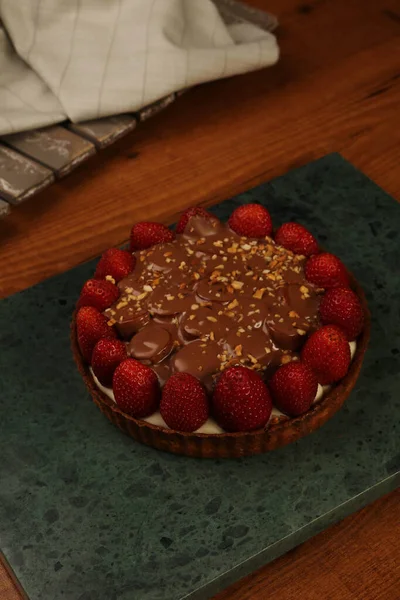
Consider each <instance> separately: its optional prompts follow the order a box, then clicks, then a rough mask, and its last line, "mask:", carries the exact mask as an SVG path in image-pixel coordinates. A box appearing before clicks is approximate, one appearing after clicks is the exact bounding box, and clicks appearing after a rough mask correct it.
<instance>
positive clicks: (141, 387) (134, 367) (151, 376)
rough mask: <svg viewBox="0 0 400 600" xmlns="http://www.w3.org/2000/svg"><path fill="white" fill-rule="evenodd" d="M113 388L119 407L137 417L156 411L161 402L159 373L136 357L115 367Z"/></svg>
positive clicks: (140, 417)
mask: <svg viewBox="0 0 400 600" xmlns="http://www.w3.org/2000/svg"><path fill="white" fill-rule="evenodd" d="M113 390H114V396H115V402H116V403H117V405H118V406H119V408H120V409H121V410H122V411H123V412H125V413H127V414H128V415H132V417H135V418H136V419H142V418H144V417H148V416H149V415H151V414H152V413H154V412H155V411H156V410H157V408H158V405H159V402H160V385H159V383H158V378H157V375H156V374H155V373H154V371H153V370H152V369H150V367H147V366H146V365H143V364H142V363H141V362H139V361H138V360H135V359H134V358H127V359H126V360H124V361H122V363H120V364H119V365H118V367H117V368H116V369H115V371H114V376H113Z"/></svg>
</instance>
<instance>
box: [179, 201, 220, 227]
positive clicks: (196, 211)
mask: <svg viewBox="0 0 400 600" xmlns="http://www.w3.org/2000/svg"><path fill="white" fill-rule="evenodd" d="M192 217H203V218H204V219H207V220H212V219H216V217H214V216H213V215H212V214H211V213H209V212H208V211H206V210H205V208H202V207H201V206H193V207H192V208H188V209H187V210H185V212H183V213H182V214H181V217H180V219H179V221H178V225H177V226H176V233H183V232H184V231H185V228H186V225H187V224H188V222H189V220H190V219H191V218H192Z"/></svg>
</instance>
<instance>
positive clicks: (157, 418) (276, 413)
mask: <svg viewBox="0 0 400 600" xmlns="http://www.w3.org/2000/svg"><path fill="white" fill-rule="evenodd" d="M349 346H350V353H351V359H352V360H353V358H354V355H355V353H356V349H357V343H356V342H355V341H354V342H349ZM90 373H91V375H92V377H93V381H94V382H95V384H96V386H97V387H98V388H99V390H101V391H102V392H103V394H105V395H106V396H107V397H108V398H110V400H112V402H114V403H115V397H114V392H113V390H112V388H109V387H105V386H104V385H102V384H101V383H100V381H99V380H98V379H97V377H96V375H95V374H94V373H93V370H92V367H90ZM331 387H332V386H330V385H320V384H318V389H317V393H316V395H315V398H314V401H313V404H315V403H316V402H319V401H320V400H321V399H322V398H323V397H324V396H325V395H326V394H327V393H328V392H329V390H330V389H331ZM281 416H285V415H284V414H283V413H282V412H281V411H280V410H278V409H277V408H276V407H275V406H274V407H273V409H272V412H271V417H270V420H271V419H272V418H274V417H281ZM142 420H143V421H145V422H146V423H151V424H152V425H157V426H159V427H165V428H166V429H169V427H168V425H167V424H166V422H165V421H164V419H163V418H162V416H161V414H160V411H159V410H158V411H157V412H155V413H153V414H152V415H150V416H149V417H146V418H145V419H142ZM194 433H208V434H210V433H225V432H224V430H223V429H222V428H221V427H220V426H219V425H218V423H216V422H215V421H214V419H212V418H211V417H210V418H208V419H207V421H206V422H205V423H204V425H202V426H201V427H200V428H199V429H197V431H195V432H194Z"/></svg>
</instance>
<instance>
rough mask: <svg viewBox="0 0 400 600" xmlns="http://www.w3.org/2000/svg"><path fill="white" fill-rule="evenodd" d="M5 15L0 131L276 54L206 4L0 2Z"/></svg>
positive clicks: (82, 112)
mask: <svg viewBox="0 0 400 600" xmlns="http://www.w3.org/2000/svg"><path fill="white" fill-rule="evenodd" d="M215 1H216V2H217V1H218V0H215ZM1 21H2V26H1V25H0V134H7V133H12V132H16V131H22V130H27V129H33V128H36V127H40V126H44V125H50V124H53V123H56V122H59V121H62V120H64V119H66V118H68V119H70V120H71V121H74V122H78V121H85V120H88V119H96V118H99V117H105V116H109V115H114V114H119V113H125V112H134V111H136V110H138V109H140V108H142V107H143V106H146V105H148V104H150V103H152V102H154V101H156V100H158V99H160V98H162V97H164V96H166V95H168V94H169V93H171V92H176V91H178V90H181V89H184V88H186V87H190V86H193V85H195V84H198V83H202V82H205V81H211V80H215V79H220V78H223V77H229V76H232V75H237V74H240V73H245V72H247V71H252V70H256V69H260V68H262V67H267V66H269V65H272V64H274V63H275V62H276V61H277V60H278V56H279V50H278V45H277V43H276V39H275V37H274V35H273V34H271V33H269V32H267V31H264V30H263V29H261V28H259V27H257V26H255V25H251V24H245V23H233V24H230V25H228V24H227V23H226V22H225V21H224V20H223V18H222V16H221V13H220V12H219V11H218V9H217V7H216V5H215V4H214V3H213V1H212V0H0V23H1Z"/></svg>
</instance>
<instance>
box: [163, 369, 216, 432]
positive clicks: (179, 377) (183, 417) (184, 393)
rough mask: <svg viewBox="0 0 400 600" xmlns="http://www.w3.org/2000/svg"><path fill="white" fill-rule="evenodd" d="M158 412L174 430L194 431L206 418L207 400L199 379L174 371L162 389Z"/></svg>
mask: <svg viewBox="0 0 400 600" xmlns="http://www.w3.org/2000/svg"><path fill="white" fill-rule="evenodd" d="M160 413H161V416H162V418H163V419H164V421H165V422H166V424H167V425H168V427H170V428H171V429H175V430H176V431H196V429H199V427H201V426H202V425H204V423H205V422H206V421H207V419H208V401H207V396H206V393H205V391H204V388H203V386H202V385H201V383H200V381H199V380H198V379H196V378H195V377H193V375H190V374H189V373H175V375H172V377H170V378H169V379H168V381H167V383H166V384H165V386H164V388H163V391H162V398H161V404H160Z"/></svg>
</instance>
